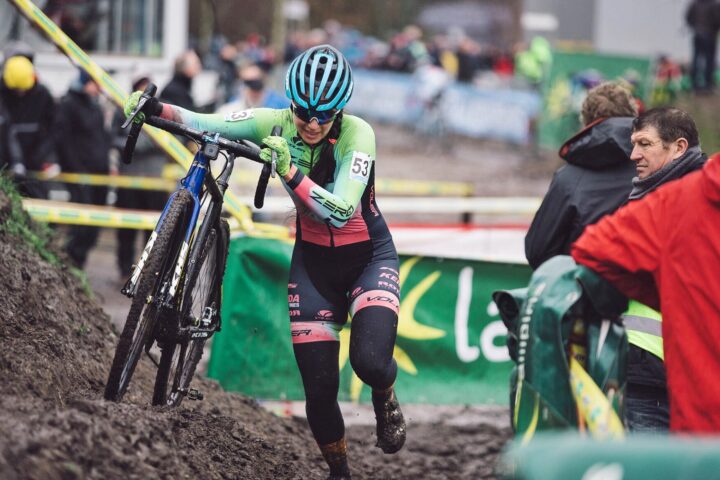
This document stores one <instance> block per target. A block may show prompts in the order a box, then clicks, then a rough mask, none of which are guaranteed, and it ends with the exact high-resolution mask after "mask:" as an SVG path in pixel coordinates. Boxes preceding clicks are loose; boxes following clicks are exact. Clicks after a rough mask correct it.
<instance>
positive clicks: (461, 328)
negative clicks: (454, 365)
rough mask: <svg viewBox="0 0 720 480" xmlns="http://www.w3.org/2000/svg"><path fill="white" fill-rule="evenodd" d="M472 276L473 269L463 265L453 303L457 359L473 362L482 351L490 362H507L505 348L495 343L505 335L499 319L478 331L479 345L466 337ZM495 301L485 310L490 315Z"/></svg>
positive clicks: (507, 356) (495, 310) (508, 357)
mask: <svg viewBox="0 0 720 480" xmlns="http://www.w3.org/2000/svg"><path fill="white" fill-rule="evenodd" d="M472 278H473V269H472V268H471V267H465V268H463V269H462V270H460V275H459V276H458V296H457V302H456V303H455V352H456V353H457V356H458V359H460V361H461V362H464V363H470V362H474V361H475V360H477V359H478V358H479V357H480V352H481V351H482V354H483V356H484V357H485V358H486V359H488V360H489V361H491V362H507V361H508V360H510V355H509V353H508V350H507V348H506V347H505V345H504V344H503V345H502V346H498V345H496V344H495V339H496V338H497V337H505V336H506V335H507V329H506V328H505V325H504V324H503V323H502V322H501V321H500V320H495V321H493V322H490V323H489V324H488V325H487V326H486V327H485V328H484V329H483V331H482V332H481V333H480V346H479V347H477V346H471V345H470V341H469V338H468V318H469V315H470V303H471V302H472ZM494 305H495V302H492V301H491V302H490V305H488V308H487V311H488V314H490V315H491V316H494V315H492V313H491V312H493V306H494ZM494 312H495V315H497V314H498V311H497V307H495V309H494Z"/></svg>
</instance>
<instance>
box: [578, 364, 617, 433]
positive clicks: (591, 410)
mask: <svg viewBox="0 0 720 480" xmlns="http://www.w3.org/2000/svg"><path fill="white" fill-rule="evenodd" d="M570 388H571V390H572V392H573V396H574V397H575V402H576V403H577V406H578V411H579V413H580V414H581V415H582V416H583V417H584V418H585V421H586V422H587V426H588V430H589V431H590V434H591V435H592V436H593V437H594V438H597V439H620V438H623V437H624V436H625V429H624V428H623V424H622V422H621V421H620V418H619V417H618V416H617V413H615V410H613V408H612V405H610V401H609V400H608V399H607V397H605V395H604V394H603V392H602V390H600V388H599V387H598V386H597V384H596V383H595V382H594V381H593V379H592V378H591V377H590V375H588V373H587V372H586V371H585V369H584V368H583V367H582V365H580V363H579V362H578V361H577V360H575V358H573V357H571V358H570Z"/></svg>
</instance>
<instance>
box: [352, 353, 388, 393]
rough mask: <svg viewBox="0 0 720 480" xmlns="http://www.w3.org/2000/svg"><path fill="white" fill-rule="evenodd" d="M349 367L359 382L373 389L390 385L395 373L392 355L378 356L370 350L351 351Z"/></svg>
mask: <svg viewBox="0 0 720 480" xmlns="http://www.w3.org/2000/svg"><path fill="white" fill-rule="evenodd" d="M350 365H352V368H353V370H354V371H355V373H356V374H357V376H358V377H359V378H360V380H362V381H363V382H364V383H366V384H367V385H370V386H372V387H373V388H383V387H387V386H388V385H392V383H393V381H394V380H395V375H396V373H397V365H396V363H395V360H394V359H393V358H392V355H390V356H386V355H379V354H378V352H372V351H371V350H370V349H363V348H356V349H351V350H350Z"/></svg>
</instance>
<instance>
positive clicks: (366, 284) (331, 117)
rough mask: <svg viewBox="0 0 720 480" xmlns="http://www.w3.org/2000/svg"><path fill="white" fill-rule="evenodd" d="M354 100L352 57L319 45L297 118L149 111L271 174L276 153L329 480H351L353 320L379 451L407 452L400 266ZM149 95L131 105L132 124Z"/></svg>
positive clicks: (307, 57) (299, 86) (295, 328)
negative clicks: (347, 410) (399, 349)
mask: <svg viewBox="0 0 720 480" xmlns="http://www.w3.org/2000/svg"><path fill="white" fill-rule="evenodd" d="M352 91H353V79H352V72H351V69H350V65H349V64H348V62H347V60H346V59H345V57H344V56H343V55H342V54H341V53H340V52H339V51H338V50H336V49H335V48H333V47H331V46H330V45H320V46H317V47H312V48H310V49H308V50H307V51H305V52H304V53H302V54H301V55H300V56H298V57H297V58H296V59H295V60H293V62H292V63H291V64H290V67H289V68H288V72H287V76H286V80H285V93H286V95H287V96H288V98H289V99H290V101H291V106H290V108H287V109H281V110H278V109H267V108H257V109H249V110H243V111H240V112H233V113H229V114H227V115H224V116H223V115H201V114H197V113H194V112H190V111H188V110H184V109H182V108H179V107H176V106H172V105H168V104H162V103H159V102H157V101H153V102H152V103H151V102H148V104H149V106H148V107H146V109H145V111H146V113H149V114H151V115H160V116H162V117H163V118H166V119H170V120H174V121H176V122H180V123H184V124H186V125H189V126H191V127H193V128H197V129H200V130H207V131H212V132H219V133H220V135H222V136H224V137H226V138H230V139H245V140H250V141H253V142H256V143H260V144H261V145H262V146H263V148H262V151H261V157H262V158H263V160H265V161H266V162H269V161H270V158H271V153H272V152H273V151H274V152H276V154H277V172H278V174H279V175H280V176H281V177H282V179H283V183H284V186H285V188H286V190H287V191H288V193H289V194H290V196H291V197H292V199H293V201H294V203H295V205H296V207H297V219H296V223H297V236H296V242H295V248H294V250H293V255H292V261H291V266H290V279H289V282H288V299H289V311H290V330H291V335H292V342H293V350H294V352H295V359H296V361H297V364H298V367H299V370H300V375H301V377H302V380H303V385H304V388H305V399H306V412H307V418H308V423H309V424H310V429H311V430H312V433H313V435H314V437H315V440H316V441H317V443H318V445H319V447H320V450H321V452H322V454H323V457H324V458H325V460H326V461H327V463H328V465H329V467H330V477H329V478H330V479H345V478H350V471H349V469H348V463H347V453H346V450H347V447H346V443H345V425H344V422H343V418H342V414H341V412H340V408H339V406H338V402H337V395H338V388H339V376H340V375H339V368H338V354H339V350H340V341H339V339H340V330H341V329H342V327H343V325H344V324H345V322H346V321H347V319H348V315H350V317H351V318H352V328H351V334H350V363H351V365H352V368H353V370H354V371H355V373H357V375H358V377H360V379H361V380H362V381H363V382H365V383H366V384H368V385H369V386H370V387H372V402H373V407H374V410H375V416H376V420H377V446H378V447H380V448H381V449H382V450H383V452H385V453H395V452H397V451H398V450H400V448H402V446H403V444H404V443H405V421H404V419H403V416H402V412H401V411H400V406H399V404H398V401H397V398H396V396H395V392H394V390H393V384H394V382H395V377H396V375H397V364H396V363H395V360H394V359H393V357H392V353H393V348H394V345H395V337H396V333H397V323H398V311H399V307H400V284H399V278H398V275H399V274H398V256H397V252H396V250H395V245H394V244H393V240H392V237H391V235H390V232H389V230H388V228H387V225H386V224H385V220H384V219H383V217H382V215H381V214H380V210H379V209H378V206H377V204H376V202H375V188H374V176H375V175H374V172H375V168H374V163H375V134H374V132H373V130H372V128H371V127H370V125H368V124H367V123H366V122H365V121H363V120H362V119H360V118H358V117H355V116H352V115H347V114H344V113H343V110H342V109H343V107H344V106H345V104H346V103H347V102H348V100H349V99H350V95H351V94H352ZM140 94H141V92H134V93H133V94H132V95H131V96H130V97H129V99H128V100H127V102H126V104H125V112H126V114H129V112H131V111H132V110H133V109H134V108H135V106H136V105H137V102H138V99H139V97H140ZM146 105H147V104H146ZM274 125H280V126H282V127H283V130H282V132H283V133H282V136H270V130H271V129H272V127H273V126H274Z"/></svg>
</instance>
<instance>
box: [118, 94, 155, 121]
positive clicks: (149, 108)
mask: <svg viewBox="0 0 720 480" xmlns="http://www.w3.org/2000/svg"><path fill="white" fill-rule="evenodd" d="M142 94H143V92H141V91H140V90H137V91H135V92H133V93H131V94H130V96H128V97H127V98H126V99H125V103H124V104H123V112H124V113H125V116H126V117H129V116H130V114H132V112H133V110H135V108H137V106H138V103H140V97H141V96H142ZM143 112H145V113H148V114H149V115H151V116H156V115H160V114H161V113H162V104H161V103H160V102H159V101H158V99H157V98H155V97H151V98H150V99H148V101H147V102H145V106H144V107H143ZM144 121H145V114H144V113H142V112H141V113H138V114H137V116H136V117H135V122H144Z"/></svg>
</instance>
